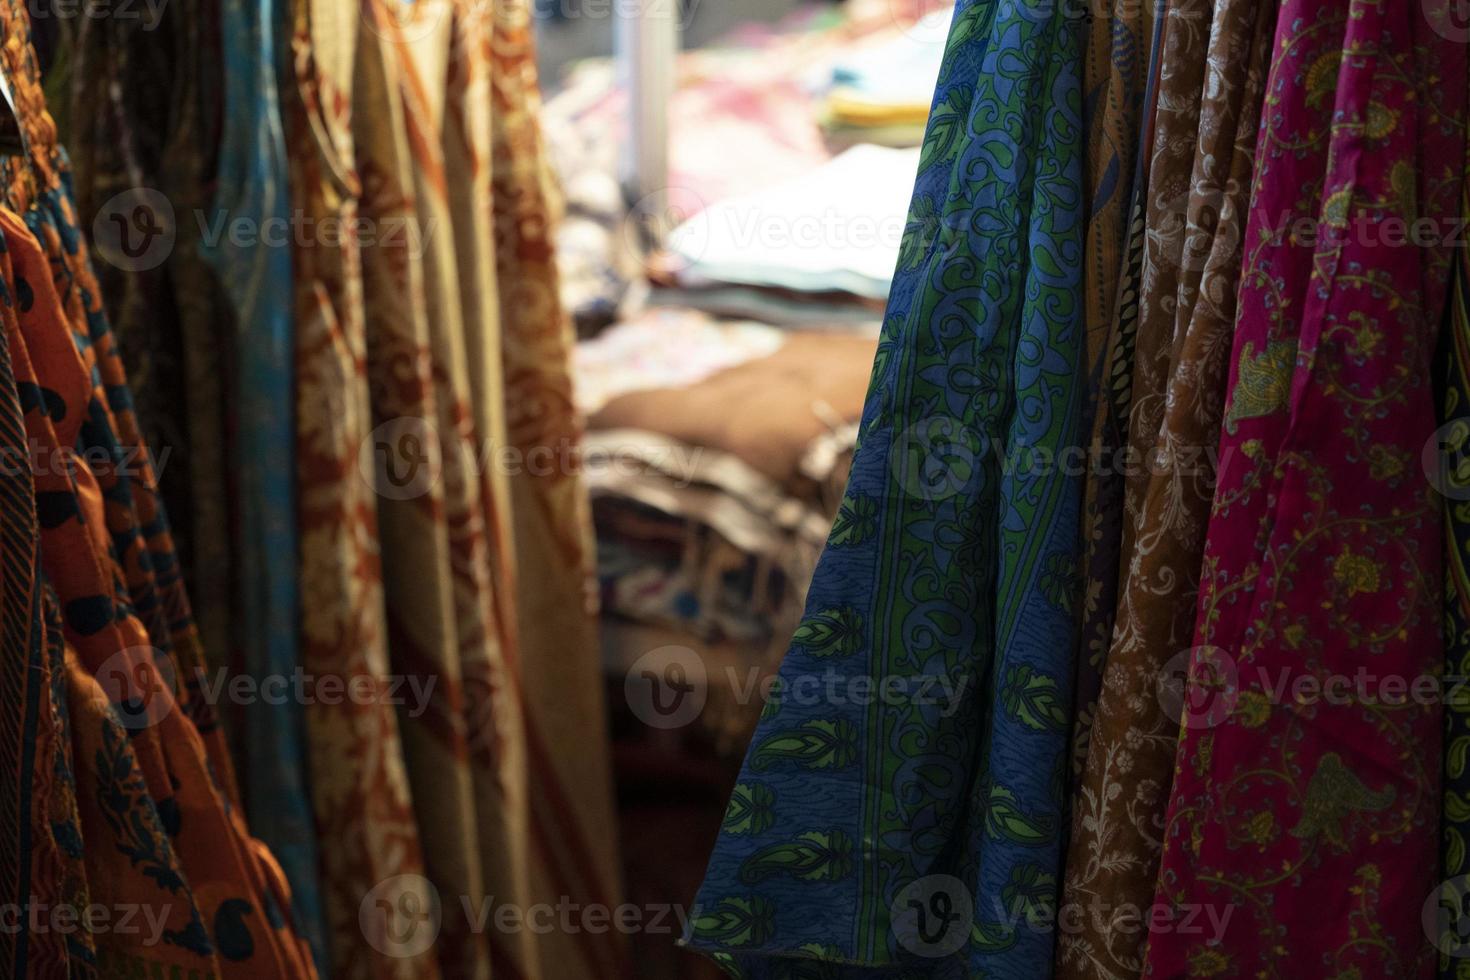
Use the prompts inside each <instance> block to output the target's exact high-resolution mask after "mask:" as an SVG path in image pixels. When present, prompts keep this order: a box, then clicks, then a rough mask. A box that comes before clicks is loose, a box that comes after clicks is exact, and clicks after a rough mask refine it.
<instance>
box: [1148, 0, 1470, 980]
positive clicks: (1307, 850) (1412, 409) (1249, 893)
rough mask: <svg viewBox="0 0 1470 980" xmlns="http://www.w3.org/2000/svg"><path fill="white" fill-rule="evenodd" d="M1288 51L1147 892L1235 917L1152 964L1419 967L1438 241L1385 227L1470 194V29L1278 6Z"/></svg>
mask: <svg viewBox="0 0 1470 980" xmlns="http://www.w3.org/2000/svg"><path fill="white" fill-rule="evenodd" d="M1273 51H1274V53H1273V59H1272V66H1271V75H1270V80H1269V82H1268V84H1267V90H1266V100H1265V106H1264V108H1263V112H1262V123H1261V129H1260V135H1259V137H1258V142H1257V158H1256V166H1255V172H1254V176H1253V184H1252V193H1251V204H1250V215H1249V218H1248V223H1247V231H1246V237H1245V259H1244V267H1243V269H1244V271H1243V278H1242V284H1241V292H1240V297H1239V308H1238V314H1237V318H1236V333H1235V339H1234V349H1233V351H1232V355H1231V357H1232V362H1233V363H1232V366H1231V384H1230V389H1229V390H1230V394H1229V398H1228V401H1227V404H1226V408H1225V418H1224V424H1223V427H1224V434H1223V436H1222V439H1221V446H1220V459H1221V463H1220V469H1219V479H1218V485H1217V488H1216V492H1215V500H1214V506H1213V511H1212V514H1211V520H1210V526H1209V531H1208V535H1207V539H1206V548H1205V557H1204V564H1203V570H1202V574H1201V583H1200V600H1199V611H1198V622H1197V625H1196V632H1195V640H1194V642H1195V646H1194V648H1193V651H1192V655H1191V661H1190V675H1189V683H1188V688H1187V691H1186V702H1185V708H1184V709H1183V710H1182V711H1181V721H1183V722H1184V731H1183V733H1182V735H1181V738H1180V743H1179V752H1178V758H1177V764H1176V769H1175V775H1174V786H1173V791H1172V795H1171V797H1170V801H1169V809H1168V815H1167V820H1166V824H1165V829H1164V844H1163V857H1162V862H1161V869H1160V875H1159V882H1158V891H1157V900H1158V901H1159V902H1160V903H1163V904H1164V905H1166V906H1168V907H1169V908H1171V909H1173V910H1174V911H1175V912H1176V913H1179V912H1182V911H1184V910H1187V909H1191V908H1193V909H1214V910H1215V911H1216V912H1217V913H1218V917H1220V918H1223V915H1224V913H1225V911H1226V910H1227V909H1233V910H1234V911H1233V914H1232V916H1231V917H1230V919H1229V921H1228V922H1225V923H1223V924H1222V925H1221V927H1220V928H1218V929H1217V930H1215V931H1214V934H1213V935H1208V936H1206V935H1202V934H1200V933H1192V934H1186V933H1185V932H1184V931H1183V930H1173V931H1164V932H1156V933H1155V934H1153V935H1151V936H1150V937H1149V941H1148V947H1147V952H1146V960H1145V975H1146V976H1154V977H1166V976H1170V977H1172V976H1180V975H1190V974H1193V975H1196V976H1198V975H1216V976H1220V975H1232V974H1233V975H1257V976H1267V977H1270V976H1285V975H1289V970H1290V964H1292V963H1311V964H1314V968H1315V969H1318V970H1319V971H1321V972H1323V973H1326V974H1329V975H1343V974H1348V975H1353V974H1357V975H1361V976H1373V977H1408V976H1413V977H1423V976H1429V975H1430V974H1431V973H1432V972H1433V966H1434V958H1433V955H1432V949H1431V947H1430V945H1429V942H1428V940H1427V938H1426V935H1425V932H1424V928H1423V925H1422V923H1421V921H1420V920H1421V909H1422V905H1423V901H1424V899H1425V897H1427V896H1429V895H1430V894H1431V891H1432V890H1433V889H1434V887H1435V885H1436V875H1437V865H1438V860H1437V858H1438V854H1437V850H1438V849H1437V847H1436V843H1437V834H1436V832H1435V828H1436V826H1437V824H1438V822H1439V810H1440V806H1439V799H1440V797H1439V764H1438V761H1437V760H1438V749H1439V746H1440V737H1441V715H1440V709H1439V702H1438V699H1437V698H1423V697H1415V698H1411V697H1407V696H1405V695H1404V694H1403V693H1402V691H1400V690H1398V688H1397V685H1398V684H1400V683H1403V684H1413V683H1414V682H1415V681H1416V679H1423V678H1429V679H1430V680H1431V681H1432V680H1433V678H1434V677H1435V676H1437V674H1438V673H1439V672H1440V671H1441V670H1442V656H1443V653H1442V650H1441V648H1440V646H1439V636H1440V632H1439V630H1440V624H1439V619H1438V615H1439V609H1440V601H1441V584H1440V567H1439V554H1440V549H1439V544H1440V540H1441V534H1442V533H1443V530H1442V526H1441V514H1440V510H1439V507H1438V505H1437V503H1436V502H1435V501H1434V500H1433V499H1432V493H1431V491H1430V490H1429V487H1428V485H1427V481H1425V480H1424V478H1423V474H1422V472H1421V470H1420V468H1419V467H1418V466H1417V465H1416V460H1417V458H1418V456H1419V452H1420V449H1421V448H1422V445H1423V440H1424V438H1425V435H1424V434H1425V433H1430V432H1432V431H1433V429H1434V416H1435V413H1434V405H1433V397H1432V392H1431V385H1430V383H1429V377H1430V375H1429V362H1430V357H1431V354H1432V348H1433V347H1434V337H1435V334H1436V332H1437V330H1438V327H1439V323H1440V316H1441V313H1442V308H1443V302H1444V298H1445V292H1446V282H1447V278H1448V276H1447V273H1448V268H1447V260H1448V250H1447V249H1445V248H1443V247H1440V246H1439V245H1437V244H1421V243H1420V242H1418V241H1414V242H1405V241H1402V240H1399V241H1395V240H1393V239H1387V240H1386V239H1385V238H1384V237H1383V236H1381V235H1377V234H1374V233H1373V231H1374V230H1376V229H1379V228H1381V227H1382V223H1383V222H1384V221H1385V220H1386V219H1388V218H1394V219H1400V220H1403V221H1406V222H1409V223H1410V224H1413V223H1414V222H1416V221H1417V220H1418V219H1420V218H1423V219H1427V220H1428V222H1429V224H1431V225H1433V226H1435V227H1439V228H1443V227H1445V220H1446V218H1447V217H1450V216H1452V215H1454V214H1456V213H1457V211H1458V202H1459V190H1460V181H1461V179H1462V176H1463V174H1462V169H1461V167H1462V163H1463V157H1462V153H1463V141H1464V125H1465V119H1464V113H1463V109H1464V100H1465V62H1464V58H1465V47H1464V45H1463V44H1462V43H1460V42H1459V41H1457V40H1450V39H1448V38H1446V37H1444V36H1443V35H1442V34H1441V33H1439V32H1436V31H1435V30H1434V29H1433V28H1431V26H1430V25H1429V24H1428V23H1426V22H1425V20H1424V11H1423V10H1422V9H1421V8H1419V7H1416V6H1414V5H1398V4H1377V3H1372V2H1353V3H1350V4H1348V5H1346V6H1345V7H1321V6H1320V5H1316V4H1308V3H1300V2H1297V0H1287V2H1285V3H1283V4H1282V8H1281V13H1280V16H1279V18H1278V20H1277V31H1276V43H1275V45H1274V49H1273ZM1365 229H1366V230H1365ZM1442 239H1443V236H1440V238H1439V239H1436V241H1438V240H1442ZM1363 677H1366V678H1367V680H1366V681H1364V680H1361V679H1359V680H1353V681H1350V682H1345V681H1342V680H1340V679H1342V678H1350V679H1351V678H1363ZM1385 680H1387V681H1391V682H1392V683H1393V685H1394V686H1389V684H1386V683H1384V681H1385ZM1422 686H1423V685H1422V680H1421V683H1420V688H1421V690H1422ZM1324 692H1326V693H1324ZM1288 951H1289V953H1288Z"/></svg>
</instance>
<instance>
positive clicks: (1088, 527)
mask: <svg viewBox="0 0 1470 980" xmlns="http://www.w3.org/2000/svg"><path fill="white" fill-rule="evenodd" d="M1145 12H1146V13H1147V16H1141V15H1143V14H1144V13H1145ZM1167 14H1168V7H1167V4H1166V3H1165V0H1152V2H1149V3H1136V4H1135V3H1128V2H1125V3H1121V4H1119V5H1117V7H1116V8H1115V13H1114V27H1113V29H1114V31H1115V32H1117V34H1118V37H1119V40H1120V42H1121V41H1122V39H1125V38H1131V37H1132V32H1131V31H1129V30H1128V29H1127V25H1129V24H1130V23H1132V24H1133V25H1134V28H1135V29H1136V30H1137V31H1138V32H1139V34H1140V40H1141V37H1142V36H1143V32H1144V31H1146V32H1147V37H1148V38H1149V44H1148V56H1147V58H1146V59H1141V60H1140V59H1138V58H1137V55H1136V53H1132V52H1131V49H1130V48H1129V47H1127V46H1124V45H1123V44H1121V43H1120V45H1119V47H1120V48H1121V49H1122V50H1121V51H1119V52H1117V53H1115V57H1121V56H1122V55H1123V54H1124V53H1131V54H1132V58H1131V59H1130V62H1129V64H1130V65H1131V66H1132V74H1133V76H1134V77H1133V79H1132V82H1133V84H1132V86H1131V87H1128V88H1126V89H1125V90H1124V91H1123V92H1122V93H1121V94H1120V95H1118V96H1117V97H1116V98H1115V99H1113V100H1111V101H1110V102H1109V116H1110V117H1112V128H1113V129H1115V130H1117V132H1115V133H1114V137H1113V138H1114V139H1116V140H1118V141H1119V142H1120V143H1121V142H1122V141H1123V140H1124V139H1127V138H1130V137H1131V141H1132V145H1131V146H1129V147H1128V151H1127V153H1126V156H1127V158H1128V159H1129V160H1131V161H1132V165H1131V167H1132V169H1131V173H1130V178H1129V180H1128V181H1127V184H1126V186H1127V189H1128V193H1127V194H1126V195H1125V196H1122V197H1120V198H1118V200H1117V201H1116V202H1114V203H1112V204H1110V205H1109V206H1108V208H1107V209H1106V210H1103V211H1099V210H1098V205H1097V204H1096V203H1095V204H1094V205H1093V221H1092V230H1091V232H1090V234H1089V243H1090V244H1091V243H1093V242H1094V241H1096V240H1097V238H1098V234H1099V229H1101V228H1103V227H1107V228H1109V229H1110V236H1111V237H1110V238H1109V239H1108V246H1109V247H1108V248H1106V249H1094V251H1095V252H1097V253H1098V254H1097V255H1096V256H1095V257H1094V258H1093V259H1090V260H1089V262H1088V266H1087V276H1088V279H1087V282H1086V286H1087V288H1086V294H1087V297H1088V300H1089V305H1088V311H1089V312H1088V329H1089V358H1090V359H1089V361H1088V367H1089V375H1088V378H1089V384H1088V410H1089V412H1090V415H1089V416H1088V417H1089V418H1090V429H1089V431H1090V433H1091V434H1090V437H1089V442H1088V455H1087V458H1086V459H1087V464H1088V465H1087V479H1086V480H1085V481H1084V483H1083V498H1082V539H1083V551H1082V573H1081V576H1082V588H1081V597H1082V599H1081V601H1082V606H1081V625H1080V628H1079V630H1078V647H1077V664H1076V670H1075V673H1076V680H1075V692H1074V696H1073V700H1074V705H1075V707H1074V710H1073V721H1072V749H1071V752H1072V773H1071V775H1072V782H1073V784H1074V785H1075V783H1076V780H1077V779H1078V778H1080V776H1081V772H1082V764H1083V762H1084V761H1085V760H1086V758H1087V741H1088V739H1089V738H1090V737H1091V731H1092V720H1093V716H1094V714H1095V712H1096V706H1097V695H1098V689H1099V688H1100V687H1101V686H1102V672H1103V660H1104V657H1105V655H1106V654H1107V650H1108V637H1109V636H1110V635H1111V634H1112V629H1113V612H1114V608H1115V606H1116V604H1117V594H1118V573H1119V561H1120V550H1119V549H1120V547H1121V544H1122V536H1123V484H1124V479H1123V477H1124V474H1123V472H1122V471H1121V470H1120V468H1118V467H1117V465H1116V460H1117V459H1118V458H1119V457H1118V452H1119V450H1120V449H1121V448H1122V446H1123V445H1124V443H1125V442H1126V439H1127V433H1128V414H1129V409H1130V407H1131V401H1132V391H1131V389H1130V383H1131V381H1132V378H1133V358H1134V347H1135V342H1136V334H1137V330H1138V288H1139V282H1138V281H1139V277H1140V276H1141V275H1142V268H1141V266H1142V262H1143V243H1144V237H1143V236H1144V227H1143V221H1144V207H1145V197H1144V193H1145V190H1146V188H1147V184H1146V183H1145V181H1146V178H1147V177H1148V169H1147V167H1146V163H1147V161H1148V158H1149V152H1150V146H1151V144H1152V142H1153V118H1154V107H1155V104H1156V101H1157V98H1158V86H1159V73H1160V71H1161V69H1162V64H1161V57H1160V56H1161V54H1162V45H1163V32H1164V25H1165V24H1166V23H1167V22H1168V21H1167V20H1166V16H1167ZM1093 30H1094V36H1096V32H1097V30H1098V28H1097V26H1096V24H1094V28H1093ZM1091 60H1092V56H1091V54H1089V67H1090V65H1091ZM1123 96H1126V97H1127V99H1128V101H1127V102H1124V101H1122V97H1123ZM1094 125H1096V123H1094ZM1094 156H1095V151H1094ZM1092 163H1093V166H1094V168H1095V171H1094V173H1093V174H1092V175H1091V177H1092V179H1093V180H1094V181H1097V180H1100V179H1103V178H1104V176H1105V175H1106V173H1107V171H1106V170H1101V171H1098V170H1096V168H1098V167H1101V166H1102V165H1103V161H1099V160H1097V159H1095V158H1094V159H1093V161H1092ZM1119 164H1121V160H1120V161H1119ZM1125 205H1126V211H1124V210H1123V208H1124V206H1125ZM1125 217H1126V221H1120V220H1119V219H1121V218H1125ZM1103 263H1106V264H1103ZM1104 304H1106V305H1104ZM1094 318H1096V319H1094ZM1094 334H1100V346H1097V345H1096V344H1095V343H1094ZM1094 346H1097V350H1096V351H1095V356H1093V347H1094Z"/></svg>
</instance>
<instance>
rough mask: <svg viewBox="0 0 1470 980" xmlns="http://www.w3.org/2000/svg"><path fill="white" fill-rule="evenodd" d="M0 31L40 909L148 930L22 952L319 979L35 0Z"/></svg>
mask: <svg viewBox="0 0 1470 980" xmlns="http://www.w3.org/2000/svg"><path fill="white" fill-rule="evenodd" d="M0 35H3V36H4V37H5V46H4V51H3V66H0V67H3V70H4V71H5V74H6V79H7V81H8V82H9V85H10V87H11V89H12V90H13V91H14V92H15V95H16V102H17V104H18V106H19V109H20V118H21V122H22V126H23V129H24V131H25V133H26V136H27V139H28V141H29V147H28V148H29V153H28V154H26V155H24V156H23V157H15V158H10V159H8V160H7V161H6V164H5V181H4V184H5V190H6V205H7V207H6V208H4V209H0V237H3V241H4V245H5V249H4V251H5V260H4V264H3V268H0V275H3V278H4V293H5V298H6V299H7V300H8V302H9V304H10V305H9V309H8V311H7V313H6V315H5V316H4V317H3V325H4V328H5V346H6V348H7V353H8V354H9V362H10V366H11V368H12V371H13V378H14V385H15V391H16V393H17V395H18V396H19V404H20V407H21V408H22V410H23V412H24V427H25V434H26V439H27V452H28V459H29V462H30V464H31V471H32V474H31V475H32V479H33V485H34V500H35V509H34V513H35V517H36V527H37V529H38V532H39V546H38V553H39V562H38V564H37V566H36V568H37V569H38V571H39V573H40V576H41V579H40V581H41V582H42V583H43V584H44V588H43V589H42V590H39V591H38V592H37V593H36V595H37V596H38V597H39V598H38V599H37V604H36V606H35V608H36V616H35V619H34V621H33V623H32V628H33V630H35V631H37V632H36V634H35V635H36V636H37V637H39V638H43V640H44V647H43V649H44V651H45V653H44V656H45V665H46V680H47V685H48V692H49V694H48V697H46V698H44V699H42V700H41V703H40V704H38V705H37V712H38V714H37V717H38V719H39V728H40V730H41V732H42V737H41V738H39V739H38V745H37V750H36V754H35V757H34V764H35V766H36V769H35V770H34V774H33V780H32V786H33V799H34V800H35V807H36V809H35V813H36V814H37V816H38V817H40V815H42V814H44V820H45V825H44V826H43V827H42V826H40V820H39V819H38V820H37V826H38V827H40V832H38V833H36V834H34V835H33V839H32V841H31V843H32V846H33V851H32V854H31V856H30V857H31V871H32V874H31V881H30V885H31V887H30V890H29V892H28V894H26V896H25V901H26V902H28V903H30V908H28V910H27V911H28V912H29V913H31V914H32V915H37V914H42V915H44V914H46V912H45V910H44V909H43V908H41V905H43V904H45V903H47V902H48V901H55V900H59V901H64V902H67V903H71V904H73V905H75V904H77V903H82V904H84V905H85V904H87V903H89V902H90V903H91V905H92V906H97V907H100V908H101V909H103V910H104V911H106V912H108V913H109V914H110V915H112V916H116V915H119V914H121V912H122V911H123V910H124V909H125V908H131V909H134V910H135V911H141V912H142V913H143V917H144V918H145V919H148V921H149V922H150V923H151V924H152V926H153V927H151V928H142V929H128V930H125V929H123V928H121V927H119V928H108V929H100V930H96V929H94V930H81V931H77V932H67V933H65V934H63V935H57V934H48V933H47V930H44V929H43V930H40V933H41V934H40V935H39V936H37V937H36V941H35V942H34V943H32V944H31V950H30V953H31V959H30V961H29V963H28V964H26V965H25V970H28V971H29V973H28V974H27V975H42V974H44V975H52V974H54V973H59V972H61V971H62V970H63V969H67V970H69V971H70V972H71V973H73V974H74V975H80V976H86V975H89V974H92V973H94V972H95V973H99V974H100V975H102V976H120V975H135V974H138V975H141V974H144V973H148V974H153V973H164V972H174V971H177V972H178V974H179V975H188V976H199V977H211V976H219V977H241V978H244V977H282V978H285V977H292V978H297V977H310V976H312V975H314V972H313V969H312V965H311V962H310V959H309V956H308V953H307V950H306V947H305V944H304V943H303V942H301V940H300V939H299V938H298V937H297V936H296V935H295V934H294V932H293V930H292V928H291V926H290V924H289V923H290V903H289V889H288V888H287V886H286V884H285V881H284V878H283V876H282V875H281V872H280V869H279V867H278V866H277V865H276V863H275V861H274V860H273V859H272V858H271V856H270V854H269V853H268V852H267V850H266V849H265V848H264V847H263V846H262V845H260V843H259V842H258V841H256V840H254V839H253V838H251V837H250V834H249V832H248V829H247V828H246V825H245V821H244V817H243V814H242V813H241V811H240V810H239V808H238V806H237V804H236V794H235V789H234V777H233V772H232V770H231V767H230V762H229V758H228V755H227V754H226V751H225V746H224V742H223V739H222V738H221V735H220V731H219V726H218V724H217V721H216V718H215V716H214V712H213V710H212V708H211V707H210V706H209V705H208V704H207V703H206V702H205V701H204V700H203V699H202V697H201V696H200V692H199V691H198V689H197V678H198V677H199V676H200V672H201V670H202V668H203V657H202V653H201V650H200V645H199V640H198V634H197V632H196V630H195V627H194V624H193V619H192V616H191V612H190V607H189V602H188V598H187V597H186V595H185V592H184V587H183V582H182V579H181V576H180V572H179V568H178V563H177V560H176V558H175V554H174V547H173V542H172V539H171V537H170V535H169V530H168V521H167V518H166V516H165V514H164V512H163V508H162V506H161V504H160V502H159V499H158V483H157V477H156V474H155V473H154V471H153V468H152V466H151V463H150V460H149V456H148V450H147V447H146V445H145V444H144V443H143V442H142V440H141V439H140V437H139V433H138V426H137V421H136V419H135V417H134V415H133V411H132V402H131V396H130V392H129V389H128V382H127V378H126V376H125V374H124V372H123V368H122V365H121V362H120V361H119V359H118V356H117V349H116V343H115V340H114V338H113V336H112V333H111V331H110V329H109V326H108V322H107V318H106V316H105V315H104V313H103V311H102V307H101V294H100V291H99V289H98V285H97V281H96V279H95V278H94V276H93V274H92V269H91V264H90V260H89V258H88V254H87V249H86V244H85V241H84V239H83V238H82V235H81V233H80V231H79V229H78V227H77V220H76V214H75V208H74V204H73V198H72V192H71V185H70V180H69V174H68V166H67V163H66V159H65V155H64V154H63V153H62V151H61V150H60V148H59V147H58V145H57V143H56V137H55V133H56V130H55V126H54V124H53V123H52V121H51V119H50V117H49V115H47V113H46V110H45V105H44V97H43V96H42V94H41V88H40V79H39V72H38V71H37V69H36V59H35V54H34V51H33V50H32V49H31V47H30V44H29V42H28V37H29V25H28V23H27V20H26V12H25V7H24V5H23V4H22V3H21V2H20V0H6V2H5V3H3V4H0ZM42 712H44V714H42ZM53 921H54V920H53ZM33 931H34V930H33ZM63 960H64V961H65V964H64V965H63ZM11 965H12V966H15V967H17V968H18V969H17V970H16V972H24V970H22V969H19V967H20V966H21V964H20V963H18V962H14V961H13V962H12V964H11Z"/></svg>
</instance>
